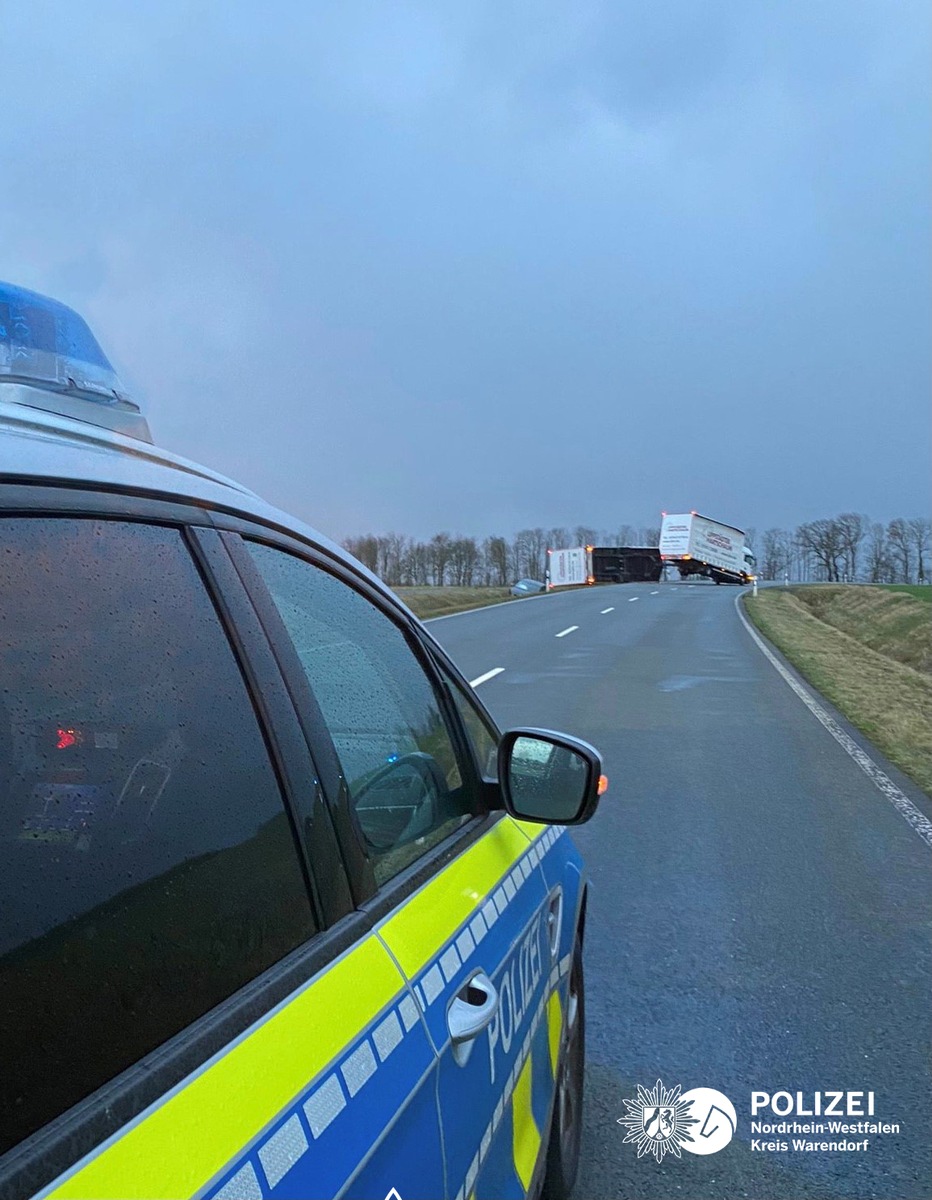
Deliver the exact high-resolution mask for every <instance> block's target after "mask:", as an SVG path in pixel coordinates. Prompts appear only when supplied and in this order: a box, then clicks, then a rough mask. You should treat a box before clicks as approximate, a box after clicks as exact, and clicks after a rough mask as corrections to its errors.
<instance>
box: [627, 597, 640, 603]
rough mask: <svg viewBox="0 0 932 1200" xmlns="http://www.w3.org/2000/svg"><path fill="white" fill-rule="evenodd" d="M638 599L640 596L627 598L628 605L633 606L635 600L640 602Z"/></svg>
mask: <svg viewBox="0 0 932 1200" xmlns="http://www.w3.org/2000/svg"><path fill="white" fill-rule="evenodd" d="M640 598H641V597H640V596H629V597H628V603H629V604H633V603H634V602H635V600H640Z"/></svg>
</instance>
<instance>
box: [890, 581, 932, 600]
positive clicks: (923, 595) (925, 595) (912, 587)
mask: <svg viewBox="0 0 932 1200" xmlns="http://www.w3.org/2000/svg"><path fill="white" fill-rule="evenodd" d="M880 586H881V587H882V588H883V590H884V591H885V592H902V593H903V594H904V595H906V596H912V597H913V598H914V599H915V600H924V601H925V602H926V604H930V603H932V584H929V583H882V584H881V585H880Z"/></svg>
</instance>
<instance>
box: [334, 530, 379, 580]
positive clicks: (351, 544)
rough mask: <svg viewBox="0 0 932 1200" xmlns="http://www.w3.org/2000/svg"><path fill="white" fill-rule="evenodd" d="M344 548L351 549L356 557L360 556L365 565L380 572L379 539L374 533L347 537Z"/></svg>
mask: <svg viewBox="0 0 932 1200" xmlns="http://www.w3.org/2000/svg"><path fill="white" fill-rule="evenodd" d="M343 549H344V550H347V551H349V553H350V554H352V555H353V557H354V558H358V559H359V561H360V562H361V563H362V565H363V566H364V567H368V568H369V570H370V571H373V572H375V573H378V569H379V539H378V538H377V537H375V536H374V535H373V534H371V533H364V534H363V535H362V536H361V537H351V538H346V539H345V540H344V542H343Z"/></svg>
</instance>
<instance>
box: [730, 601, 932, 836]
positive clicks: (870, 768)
mask: <svg viewBox="0 0 932 1200" xmlns="http://www.w3.org/2000/svg"><path fill="white" fill-rule="evenodd" d="M735 608H736V609H737V610H738V616H739V617H740V618H741V620H742V621H743V623H744V628H745V629H746V630H747V631H748V633H749V634H750V635H751V637H752V638H753V639H754V641H755V642H757V646H758V649H759V650H760V651H761V653H762V654H764V656H765V657H766V658H767V659H768V660H769V662H770V664H771V666H773V667H774V668H775V669H776V670H777V671H778V672H779V673H780V675H781V676H782V677H783V680H784V682H786V683H787V684H789V686H790V687H791V688H792V689H793V691H794V692H795V693H796V695H797V696H798V697H799V698H800V700H802V702H803V704H805V706H806V707H807V708H808V709H809V711H810V712H811V713H812V715H813V716H814V717H815V719H816V720H817V721H819V722H821V724H822V725H824V726H825V728H826V729H827V730H828V731H829V733H830V734H831V735H832V737H833V738H834V739H835V741H836V742H838V744H839V746H841V748H842V749H843V750H845V751H846V752H847V753H848V754H849V755H850V756H851V757H852V758H853V759H854V761H855V762H856V763H857V764H858V766H859V767H860V768H861V770H862V771H863V772H864V774H865V775H867V777H868V778H869V779H870V780H871V782H872V783H873V784H874V785H875V786H876V787H877V788H878V789H879V790H880V791H881V792H882V793H883V794H884V796H886V798H887V799H888V800H889V801H890V803H891V804H892V805H893V807H894V808H895V809H896V810H897V812H898V813H899V814H900V816H901V817H902V818H903V820H904V821H906V822H908V824H910V825H911V826H912V828H913V831H914V832H915V833H917V834H918V835H919V837H921V838H922V840H923V841H924V842H925V843H926V845H928V846H930V847H932V821H930V820H929V818H928V817H927V816H925V814H924V813H921V812H920V811H919V809H918V808H917V807H916V806H915V804H913V802H912V800H910V798H909V797H908V796H906V795H905V794H904V793H903V792H901V791H900V789H899V788H898V787H897V786H896V784H895V783H894V782H893V780H892V779H891V778H890V776H889V775H887V774H886V772H884V771H882V770H881V769H880V767H878V766H877V764H876V763H875V762H874V760H873V759H872V758H871V756H870V755H869V754H867V753H865V751H864V750H862V749H861V747H860V746H859V745H858V744H857V742H856V741H855V740H854V738H852V737H849V736H848V734H847V733H845V731H844V730H843V729H842V727H841V726H840V725H839V724H838V722H837V721H836V720H834V718H833V717H830V716H829V714H828V713H827V712H826V711H825V709H824V708H823V707H822V705H821V704H819V703H818V701H817V700H816V699H815V697H814V696H813V694H812V693H811V692H810V691H809V689H808V688H806V687H804V686H803V685H802V684H801V683H800V682H799V681H798V680H797V679H794V678H793V676H792V675H791V674H790V672H789V671H788V670H787V669H786V667H785V666H784V665H783V663H782V662H780V660H779V659H778V658H777V656H776V655H775V654H774V653H773V652H772V651H771V649H770V647H769V646H768V645H767V644H766V642H765V641H764V639H763V638H762V637H761V636H760V634H759V633H758V632H757V630H756V629H755V628H754V626H753V625H752V624H751V622H750V621H749V620H748V619H747V617H746V616H745V615H744V612H743V611H742V609H741V596H740V595H738V596H735Z"/></svg>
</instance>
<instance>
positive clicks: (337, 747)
mask: <svg viewBox="0 0 932 1200" xmlns="http://www.w3.org/2000/svg"><path fill="white" fill-rule="evenodd" d="M603 786H604V777H602V775H601V764H600V760H599V756H598V754H597V753H596V752H595V751H594V750H593V749H592V747H591V746H588V745H587V744H585V743H583V742H580V741H578V740H576V739H573V738H570V737H566V736H564V735H561V734H557V733H552V732H548V731H542V730H537V729H513V730H510V731H508V732H506V733H501V732H500V731H499V730H498V729H497V728H496V726H495V724H494V722H493V721H492V720H491V718H490V717H489V715H488V713H487V712H486V711H485V709H484V708H483V707H482V705H481V704H480V703H479V701H478V700H477V698H476V696H475V694H474V693H473V691H472V690H471V689H470V687H469V686H468V684H467V683H466V682H465V680H464V679H463V677H462V676H461V674H460V673H459V671H458V670H457V669H456V667H455V665H454V664H453V663H452V662H451V661H450V660H449V659H448V658H447V656H446V655H445V654H444V652H443V650H442V649H441V647H440V646H439V645H438V644H437V643H436V642H435V641H434V640H433V638H432V637H431V635H430V634H429V632H428V631H427V630H426V629H425V628H424V626H422V625H421V624H420V623H419V622H418V621H417V620H416V619H415V618H414V617H413V616H412V614H411V613H410V612H409V611H408V610H407V609H406V608H405V607H404V606H403V605H402V604H400V603H399V601H398V600H397V598H396V597H395V596H394V595H393V594H392V593H391V592H390V591H389V590H388V589H386V588H385V587H384V586H383V585H382V584H381V583H380V582H379V580H378V579H376V578H375V577H374V576H373V575H371V574H370V573H368V572H367V571H366V570H365V569H364V568H363V567H362V566H361V565H360V564H359V563H357V562H356V561H354V560H353V559H351V558H350V557H349V556H348V555H347V554H346V553H345V552H344V551H342V550H341V549H340V548H339V547H337V546H336V545H334V544H333V543H332V542H330V541H328V540H327V539H326V538H324V537H322V536H321V535H320V534H318V533H316V532H314V530H312V529H309V528H307V527H305V526H304V525H302V524H300V523H299V522H297V521H295V520H293V519H291V518H290V517H288V516H286V515H285V514H283V513H281V512H279V511H277V510H276V509H274V508H272V507H270V506H269V505H267V504H265V503H263V502H262V501H261V500H259V499H258V498H257V497H256V496H254V495H253V494H251V493H250V492H248V491H246V490H245V489H244V488H242V487H240V486H238V485H237V484H235V483H233V482H231V481H230V480H228V479H225V478H223V477H221V476H219V475H216V474H214V473H213V472H212V471H210V470H207V469H205V468H203V467H200V466H196V465H195V464H193V463H191V462H188V461H185V460H184V459H182V458H178V457H176V456H175V455H173V454H168V453H166V452H164V451H162V450H159V449H157V448H156V447H155V446H154V445H153V444H152V442H151V438H150V436H149V431H148V427H147V424H146V421H145V419H144V417H143V415H142V414H141V413H140V411H139V409H138V408H137V407H136V406H135V405H134V404H133V403H132V402H131V401H130V400H129V399H128V398H127V397H126V396H125V395H124V393H123V391H122V389H121V387H120V384H119V381H118V380H117V378H116V376H115V375H114V373H113V371H112V368H111V366H110V364H109V362H108V361H107V359H106V357H105V356H104V354H103V352H102V351H101V349H100V347H99V346H98V344H97V342H96V341H95V339H94V337H93V336H92V334H91V333H90V330H89V329H88V327H87V325H86V324H85V323H84V321H83V320H82V319H81V318H80V317H79V316H78V315H77V314H76V313H74V312H73V311H72V310H70V309H68V308H66V307H65V306H64V305H61V304H58V303H57V302H55V301H53V300H49V299H47V298H45V297H42V296H39V295H36V294H34V293H32V292H27V291H25V290H23V289H21V288H16V287H11V286H8V285H0V800H2V808H0V1098H2V1100H0V1103H2V1117H0V1138H2V1145H0V1153H2V1157H0V1194H2V1195H3V1196H42V1197H46V1196H47V1197H58V1198H62V1200H64V1198H65V1197H95V1198H100V1197H112V1198H116V1197H121V1198H124V1197H182V1196H199V1197H205V1198H208V1197H209V1198H215V1200H260V1198H265V1197H291V1198H296V1197H304V1198H308V1200H316V1198H318V1197H335V1196H341V1197H344V1196H345V1197H365V1198H369V1200H384V1198H385V1197H387V1196H397V1197H400V1198H401V1200H415V1198H417V1197H420V1198H422V1200H438V1198H439V1197H449V1198H451V1200H453V1198H456V1200H466V1198H468V1197H478V1198H481V1200H508V1198H510V1197H523V1196H527V1195H540V1194H543V1195H546V1196H549V1197H566V1196H567V1195H568V1193H569V1192H570V1190H571V1188H572V1186H573V1181H574V1178H575V1175H576V1168H577V1162H578V1158H579V1135H580V1114H581V1100H582V1083H583V1037H584V1016H583V1011H584V1010H583V968H582V944H583V934H584V929H585V919H586V895H587V891H586V877H585V872H584V870H583V865H582V862H581V859H580V856H579V854H578V852H577V850H576V849H575V847H574V845H573V842H572V841H571V838H570V836H569V834H568V833H567V832H566V826H567V825H572V824H575V823H579V822H581V821H585V820H587V819H588V818H589V817H590V816H591V815H592V813H593V811H594V810H595V807H596V804H597V802H598V796H599V794H600V791H601V790H602V788H603Z"/></svg>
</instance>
